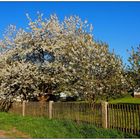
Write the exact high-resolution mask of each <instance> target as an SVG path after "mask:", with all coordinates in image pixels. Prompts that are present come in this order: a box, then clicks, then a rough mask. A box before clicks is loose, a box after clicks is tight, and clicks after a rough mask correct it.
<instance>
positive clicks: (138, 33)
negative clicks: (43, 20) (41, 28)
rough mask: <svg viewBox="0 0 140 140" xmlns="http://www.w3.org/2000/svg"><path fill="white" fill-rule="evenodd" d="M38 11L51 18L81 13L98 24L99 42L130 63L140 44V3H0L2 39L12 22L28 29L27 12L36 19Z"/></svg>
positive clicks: (94, 32) (96, 29)
mask: <svg viewBox="0 0 140 140" xmlns="http://www.w3.org/2000/svg"><path fill="white" fill-rule="evenodd" d="M37 11H40V12H42V13H44V16H46V17H48V16H49V15H50V14H53V13H56V14H57V15H58V17H59V18H60V20H63V18H64V17H65V16H70V15H78V16H80V17H81V18H82V19H83V20H88V22H89V23H91V24H92V25H93V27H94V30H93V35H94V38H95V39H96V40H98V41H103V42H106V43H107V44H109V48H110V50H113V49H114V51H115V53H116V54H118V55H120V56H121V57H122V59H123V61H124V63H127V59H128V56H129V54H128V52H127V49H129V50H131V47H132V46H133V47H134V48H136V47H137V46H138V45H139V44H140V2H0V38H1V37H2V34H3V32H4V29H5V28H6V27H7V26H8V25H9V24H14V25H16V26H17V27H22V28H26V27H27V24H28V22H27V18H26V16H25V14H26V13H29V14H30V16H31V17H32V18H35V16H36V13H37Z"/></svg>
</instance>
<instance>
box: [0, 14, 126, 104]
mask: <svg viewBox="0 0 140 140" xmlns="http://www.w3.org/2000/svg"><path fill="white" fill-rule="evenodd" d="M42 16H43V15H42V14H38V18H37V19H36V20H35V21H32V19H31V18H30V17H29V16H28V15H27V17H28V19H29V27H28V31H25V30H23V29H19V30H17V29H16V27H15V26H13V25H10V26H9V28H8V30H7V32H6V34H5V37H4V40H2V41H1V45H0V46H1V58H0V67H1V72H0V94H1V97H3V95H4V97H6V98H8V99H9V98H10V99H12V98H13V97H16V96H21V98H22V99H23V100H27V99H29V98H31V96H38V95H39V94H42V95H43V94H45V93H48V92H51V93H52V94H56V93H60V92H66V93H67V92H70V93H71V94H72V95H76V96H80V97H81V98H84V99H85V100H90V101H91V100H92V101H96V100H97V99H104V100H108V99H110V98H114V97H118V96H120V95H122V94H124V93H125V92H126V90H125V89H126V86H127V83H126V81H125V77H124V68H123V64H122V61H121V59H120V58H119V57H118V56H116V55H115V54H114V53H111V52H110V51H109V48H108V45H107V44H105V43H101V42H96V41H94V39H93V36H92V34H91V33H92V26H91V25H89V24H88V23H87V21H84V22H83V21H81V19H80V18H79V17H78V16H70V17H69V18H65V19H64V21H63V22H60V21H59V20H58V18H57V16H56V15H51V16H50V18H49V19H43V17H42Z"/></svg>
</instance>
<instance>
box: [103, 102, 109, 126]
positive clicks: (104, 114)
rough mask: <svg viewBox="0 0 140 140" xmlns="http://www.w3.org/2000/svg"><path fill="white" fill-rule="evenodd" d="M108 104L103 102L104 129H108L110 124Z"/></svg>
mask: <svg viewBox="0 0 140 140" xmlns="http://www.w3.org/2000/svg"><path fill="white" fill-rule="evenodd" d="M107 105H108V102H102V127H103V128H107V124H108V119H107V118H108V116H107V115H108V110H107Z"/></svg>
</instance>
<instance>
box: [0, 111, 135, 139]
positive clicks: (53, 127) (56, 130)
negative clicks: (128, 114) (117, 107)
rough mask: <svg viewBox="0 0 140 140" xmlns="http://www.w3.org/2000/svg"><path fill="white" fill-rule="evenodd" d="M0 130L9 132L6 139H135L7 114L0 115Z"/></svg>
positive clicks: (82, 127) (45, 119)
mask: <svg viewBox="0 0 140 140" xmlns="http://www.w3.org/2000/svg"><path fill="white" fill-rule="evenodd" d="M0 130H4V131H7V132H11V133H7V135H8V136H7V138H8V137H9V138H133V137H135V136H133V135H130V134H129V135H128V134H124V133H122V132H118V131H116V130H109V129H108V130H105V129H102V128H96V127H94V126H93V125H87V124H85V125H84V124H76V123H75V122H71V121H66V120H63V121H60V120H59V121H58V120H49V119H47V118H42V117H22V116H17V115H12V114H8V113H0ZM11 130H12V131H11ZM13 130H14V131H13ZM15 130H16V131H15ZM15 132H18V135H16V134H15ZM19 134H21V135H19Z"/></svg>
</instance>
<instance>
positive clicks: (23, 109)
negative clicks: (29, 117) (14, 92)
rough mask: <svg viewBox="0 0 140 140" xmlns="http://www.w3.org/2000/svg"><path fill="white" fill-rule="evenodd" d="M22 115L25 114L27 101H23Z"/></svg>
mask: <svg viewBox="0 0 140 140" xmlns="http://www.w3.org/2000/svg"><path fill="white" fill-rule="evenodd" d="M22 116H25V101H23V102H22Z"/></svg>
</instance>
